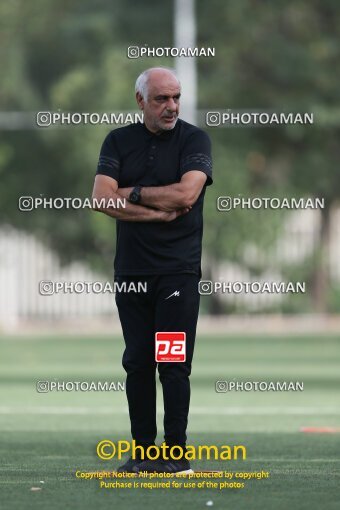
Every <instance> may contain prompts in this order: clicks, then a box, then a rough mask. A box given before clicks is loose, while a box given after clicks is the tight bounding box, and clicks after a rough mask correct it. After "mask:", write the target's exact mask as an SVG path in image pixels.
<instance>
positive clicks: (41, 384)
mask: <svg viewBox="0 0 340 510" xmlns="http://www.w3.org/2000/svg"><path fill="white" fill-rule="evenodd" d="M36 387H37V392H38V393H47V392H48V391H49V383H48V381H37V385H36Z"/></svg>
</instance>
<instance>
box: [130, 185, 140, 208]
mask: <svg viewBox="0 0 340 510" xmlns="http://www.w3.org/2000/svg"><path fill="white" fill-rule="evenodd" d="M141 191H142V187H141V186H135V187H134V188H133V190H132V191H131V193H130V195H129V202H131V203H132V204H139V202H140V201H141Z"/></svg>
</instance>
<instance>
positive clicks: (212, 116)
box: [205, 112, 221, 126]
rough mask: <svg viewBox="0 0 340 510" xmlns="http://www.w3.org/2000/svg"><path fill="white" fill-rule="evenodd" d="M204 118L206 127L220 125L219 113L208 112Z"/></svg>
mask: <svg viewBox="0 0 340 510" xmlns="http://www.w3.org/2000/svg"><path fill="white" fill-rule="evenodd" d="M205 118H206V124H207V126H219V125H220V124H221V113H220V112H208V113H207V114H206V117H205Z"/></svg>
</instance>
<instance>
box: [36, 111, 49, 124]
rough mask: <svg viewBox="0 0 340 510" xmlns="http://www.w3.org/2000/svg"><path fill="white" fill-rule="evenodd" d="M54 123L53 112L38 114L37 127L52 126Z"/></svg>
mask: <svg viewBox="0 0 340 510" xmlns="http://www.w3.org/2000/svg"><path fill="white" fill-rule="evenodd" d="M51 122H52V114H51V112H38V113H37V125H38V126H39V127H47V126H50V125H51Z"/></svg>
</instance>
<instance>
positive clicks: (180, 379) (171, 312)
mask: <svg viewBox="0 0 340 510" xmlns="http://www.w3.org/2000/svg"><path fill="white" fill-rule="evenodd" d="M180 96H181V88H180V83H179V81H178V79H177V77H176V75H175V73H174V71H173V70H172V69H168V68H162V67H155V68H151V69H147V70H146V71H144V72H143V73H142V74H141V75H140V76H139V77H138V78H137V81H136V100H137V103H138V105H139V107H140V109H141V110H142V111H143V114H144V123H140V122H138V123H136V124H131V125H129V126H125V127H122V128H118V129H115V130H113V131H111V132H110V133H109V134H108V136H107V137H106V139H105V140H104V143H103V145H102V149H101V152H100V157H99V163H98V169H97V175H96V178H95V183H94V189H93V198H96V199H97V200H101V199H107V200H108V199H117V198H122V197H123V198H125V199H126V200H127V201H126V207H125V208H115V207H109V206H105V207H102V208H98V209H97V210H99V211H101V212H103V213H105V214H107V215H109V216H111V217H113V218H115V219H116V227H117V228H116V234H117V242H116V255H115V262H114V270H115V281H117V282H118V283H123V282H126V283H127V287H128V286H129V284H131V282H134V283H136V287H137V283H138V282H140V281H143V282H146V283H147V292H146V293H122V292H120V293H117V294H116V303H117V308H118V313H119V318H120V321H121V325H122V330H123V335H124V341H125V351H124V354H123V366H124V369H125V371H126V373H127V379H126V392H127V399H128V404H129V414H130V421H131V434H132V438H133V439H134V440H135V441H136V445H137V446H141V447H143V448H144V451H145V450H146V449H147V448H148V447H150V446H153V445H154V443H155V439H156V436H157V426H156V378H155V376H156V368H157V367H158V372H159V379H160V381H161V384H162V389H163V400H164V439H165V445H164V446H166V447H169V448H172V451H173V452H174V455H173V457H170V458H169V456H168V455H166V454H164V455H163V456H162V458H161V459H157V460H149V459H143V456H142V455H138V457H137V458H135V459H134V458H132V457H131V458H130V459H129V460H128V461H127V462H126V463H125V464H124V465H123V466H121V467H120V468H119V469H118V470H119V471H128V472H138V471H149V472H154V471H155V472H170V473H171V472H172V473H174V472H177V473H178V472H190V464H189V461H188V460H187V459H186V458H185V452H186V450H185V447H186V438H187V437H186V429H187V423H188V413H189V402H190V382H189V376H190V373H191V363H192V358H193V352H194V344H195V337H196V325H197V319H198V311H199V297H200V296H199V292H198V282H199V280H200V278H201V252H202V234H203V200H204V195H205V189H206V186H207V185H210V184H211V183H212V163H211V154H210V152H211V148H210V140H209V137H208V135H207V134H206V133H205V132H204V131H202V130H201V129H199V128H197V127H196V126H193V125H191V124H188V123H187V122H184V121H183V120H181V119H179V118H178V114H179V104H180ZM160 333H166V336H167V338H169V340H166V341H165V343H164V342H163V348H164V345H169V344H170V343H171V339H172V340H173V339H174V338H180V339H181V340H180V345H181V349H180V350H181V353H182V354H183V353H184V354H183V356H179V357H178V356H177V355H172V354H173V353H174V352H176V349H174V351H171V349H170V352H167V353H165V349H163V351H162V350H161V348H160V347H159V345H160V344H158V343H157V338H159V337H158V336H157V335H159V334H160ZM176 335H177V336H176ZM178 335H179V336H178ZM175 343H176V342H175ZM182 348H183V349H182ZM155 352H156V354H155ZM160 353H163V355H162V356H160ZM140 450H142V449H140ZM162 451H163V452H164V451H165V450H162ZM167 451H168V452H169V449H168V450H167ZM178 452H179V453H178ZM174 457H176V459H174Z"/></svg>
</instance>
